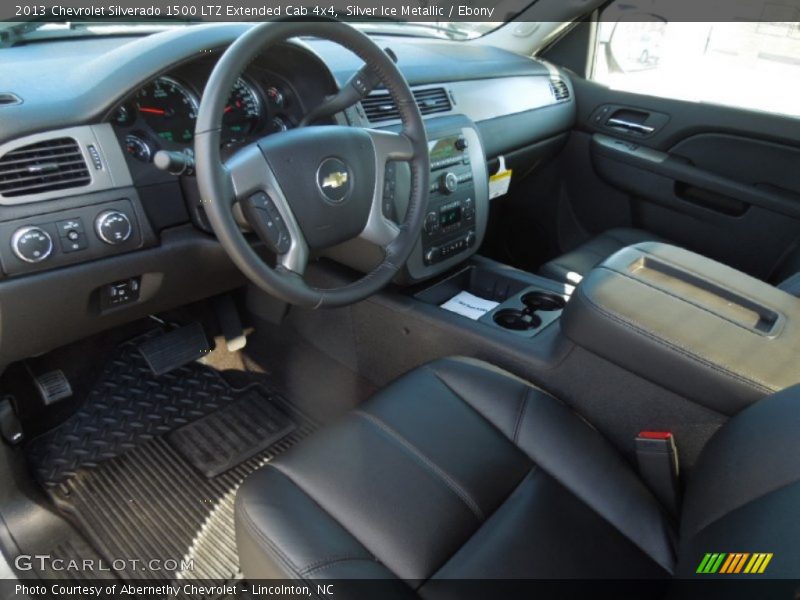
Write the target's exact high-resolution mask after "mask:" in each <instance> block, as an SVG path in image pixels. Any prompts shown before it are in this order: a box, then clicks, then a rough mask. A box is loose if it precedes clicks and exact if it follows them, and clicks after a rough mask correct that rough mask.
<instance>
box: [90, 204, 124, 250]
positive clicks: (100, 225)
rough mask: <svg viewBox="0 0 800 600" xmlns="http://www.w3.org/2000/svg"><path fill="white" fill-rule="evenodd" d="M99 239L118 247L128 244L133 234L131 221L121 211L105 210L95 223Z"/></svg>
mask: <svg viewBox="0 0 800 600" xmlns="http://www.w3.org/2000/svg"><path fill="white" fill-rule="evenodd" d="M94 230H95V233H97V237H99V238H100V239H101V240H103V241H104V242H105V243H106V244H110V245H112V246H117V245H119V244H123V243H125V242H127V241H128V240H129V239H130V237H131V235H132V234H133V225H132V224H131V220H130V219H129V218H128V215H126V214H125V213H124V212H122V211H119V210H105V211H103V212H101V213H100V214H99V215H97V218H96V219H95V221H94Z"/></svg>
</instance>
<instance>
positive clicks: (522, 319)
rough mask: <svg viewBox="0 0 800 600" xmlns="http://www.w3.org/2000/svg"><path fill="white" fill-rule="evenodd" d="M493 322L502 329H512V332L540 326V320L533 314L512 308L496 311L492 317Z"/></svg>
mask: <svg viewBox="0 0 800 600" xmlns="http://www.w3.org/2000/svg"><path fill="white" fill-rule="evenodd" d="M494 322H495V323H497V324H498V325H500V327H503V328H504V329H513V330H514V331H527V330H529V329H536V328H537V327H539V326H540V325H541V324H542V320H541V319H540V318H539V317H538V316H536V315H535V314H533V313H531V312H528V311H524V310H515V309H513V308H505V309H503V310H499V311H497V312H496V313H495V315H494Z"/></svg>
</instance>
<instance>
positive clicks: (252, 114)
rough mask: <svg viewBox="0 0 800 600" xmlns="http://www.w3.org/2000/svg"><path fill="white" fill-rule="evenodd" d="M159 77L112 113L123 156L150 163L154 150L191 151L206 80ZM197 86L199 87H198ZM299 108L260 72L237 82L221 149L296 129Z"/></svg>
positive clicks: (283, 86)
mask: <svg viewBox="0 0 800 600" xmlns="http://www.w3.org/2000/svg"><path fill="white" fill-rule="evenodd" d="M186 75H191V73H186V74H184V76H183V77H181V75H179V74H175V75H173V74H169V75H162V76H160V77H157V78H156V79H154V80H152V81H150V82H149V83H147V84H145V85H144V86H142V87H141V88H139V89H138V90H137V91H136V92H134V93H133V94H132V95H131V96H130V97H129V98H128V99H127V100H126V101H124V102H123V103H122V104H120V105H119V106H117V107H116V108H115V109H114V111H113V112H112V113H111V116H110V121H111V123H112V124H113V125H114V128H115V130H116V131H117V134H118V136H119V137H120V141H121V143H122V145H123V148H124V150H125V152H127V154H128V156H129V157H130V158H132V159H134V160H135V161H137V162H139V163H145V164H146V163H151V162H152V160H153V156H154V155H155V153H156V152H158V151H159V150H178V151H187V150H191V148H192V144H193V142H194V130H195V123H196V121H197V111H198V107H199V105H200V94H199V93H198V90H199V89H202V87H203V86H204V85H205V81H204V80H203V81H201V82H192V81H191V79H190V78H189V77H186ZM198 83H199V85H198ZM303 114H304V110H303V106H302V104H301V101H300V99H299V97H298V96H297V94H296V93H295V92H294V90H293V88H292V86H291V85H290V84H289V82H288V81H286V80H285V79H284V78H282V77H280V76H278V75H275V74H272V73H266V72H264V71H260V72H259V73H258V74H254V75H250V74H244V75H243V76H241V77H239V78H238V79H237V80H236V83H235V84H234V86H233V89H231V92H230V96H229V98H228V102H227V103H226V105H225V109H224V113H223V115H222V125H223V133H222V140H223V150H233V149H235V148H236V147H237V146H239V145H241V144H244V143H248V142H250V141H252V140H253V139H255V138H258V137H261V136H264V135H269V134H271V133H276V132H279V131H286V130H288V129H291V128H293V127H296V126H297V123H299V121H300V120H301V119H302V117H303Z"/></svg>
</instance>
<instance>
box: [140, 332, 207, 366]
mask: <svg viewBox="0 0 800 600" xmlns="http://www.w3.org/2000/svg"><path fill="white" fill-rule="evenodd" d="M210 351H211V347H210V346H209V344H208V338H206V333H205V331H203V326H202V325H200V323H192V324H190V325H185V326H184V327H179V328H178V329H173V330H172V331H170V332H168V333H165V334H164V335H160V336H158V337H156V338H153V339H152V340H147V341H146V342H144V343H143V344H141V345H140V346H139V352H140V353H141V354H142V356H143V357H144V360H145V361H146V362H147V365H148V366H149V367H150V370H151V371H153V374H155V375H163V374H164V373H169V372H170V371H173V370H174V369H177V368H179V367H182V366H184V365H188V364H189V363H190V362H194V361H196V360H198V359H200V358H202V357H204V356H205V355H206V354H208V353H209V352H210Z"/></svg>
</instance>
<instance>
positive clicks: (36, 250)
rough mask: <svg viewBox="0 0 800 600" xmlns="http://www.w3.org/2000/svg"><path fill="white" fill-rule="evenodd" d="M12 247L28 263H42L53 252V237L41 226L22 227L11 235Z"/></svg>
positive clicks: (18, 256)
mask: <svg viewBox="0 0 800 600" xmlns="http://www.w3.org/2000/svg"><path fill="white" fill-rule="evenodd" d="M11 249H12V250H13V251H14V254H16V256H17V258H19V259H20V260H23V261H25V262H27V263H40V262H42V261H43V260H45V259H47V257H49V256H50V255H51V254H52V253H53V238H51V237H50V234H49V233H47V232H46V231H45V230H44V229H42V228H41V227H35V226H29V227H20V228H19V229H17V230H16V231H15V232H14V235H13V236H11Z"/></svg>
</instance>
